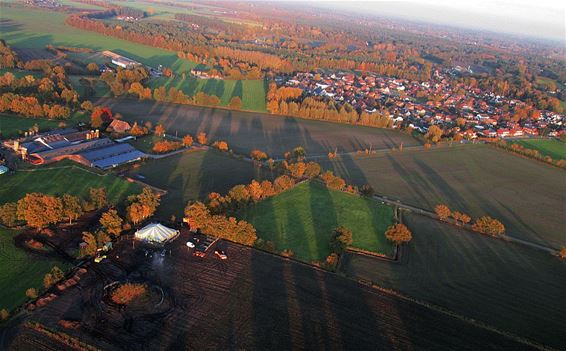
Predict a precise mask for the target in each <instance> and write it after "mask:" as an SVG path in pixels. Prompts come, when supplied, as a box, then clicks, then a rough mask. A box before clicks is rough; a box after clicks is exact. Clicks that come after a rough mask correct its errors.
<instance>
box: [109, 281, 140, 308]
mask: <svg viewBox="0 0 566 351" xmlns="http://www.w3.org/2000/svg"><path fill="white" fill-rule="evenodd" d="M146 293H147V286H146V285H145V284H140V283H125V284H122V285H120V286H119V287H118V288H117V289H116V290H114V291H113V292H112V294H111V295H110V299H111V300H112V302H114V303H115V304H118V305H127V304H129V303H131V302H132V301H134V300H135V299H137V298H140V297H142V296H144V295H145V294H146Z"/></svg>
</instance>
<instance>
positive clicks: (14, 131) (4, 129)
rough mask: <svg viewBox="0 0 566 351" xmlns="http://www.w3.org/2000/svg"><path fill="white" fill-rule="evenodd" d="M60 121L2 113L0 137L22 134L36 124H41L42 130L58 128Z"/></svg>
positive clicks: (0, 117)
mask: <svg viewBox="0 0 566 351" xmlns="http://www.w3.org/2000/svg"><path fill="white" fill-rule="evenodd" d="M59 122H61V121H58V120H49V119H43V118H26V117H16V116H13V115H7V114H3V113H0V139H6V138H11V137H15V136H18V135H22V134H24V133H25V132H27V131H28V130H29V129H30V128H31V127H33V126H34V125H35V124H37V125H38V126H39V130H40V131H45V130H49V129H52V128H57V125H58V124H59Z"/></svg>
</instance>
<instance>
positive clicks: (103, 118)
mask: <svg viewBox="0 0 566 351" xmlns="http://www.w3.org/2000/svg"><path fill="white" fill-rule="evenodd" d="M111 120H112V111H111V110H110V109H109V108H108V107H96V108H95V109H94V110H93V111H92V114H91V115H90V125H91V126H92V127H93V128H100V127H101V126H102V125H103V124H105V123H108V122H110V121H111Z"/></svg>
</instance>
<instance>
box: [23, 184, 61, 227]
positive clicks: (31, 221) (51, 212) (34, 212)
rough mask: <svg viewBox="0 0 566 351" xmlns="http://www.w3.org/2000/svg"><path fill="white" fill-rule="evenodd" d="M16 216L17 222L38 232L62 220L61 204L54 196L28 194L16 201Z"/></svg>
mask: <svg viewBox="0 0 566 351" xmlns="http://www.w3.org/2000/svg"><path fill="white" fill-rule="evenodd" d="M17 215H18V219H19V220H23V221H26V223H27V224H28V225H29V226H30V227H34V228H36V229H37V230H40V229H42V228H44V227H46V226H47V225H49V224H54V223H57V222H60V221H61V220H62V219H63V202H62V201H61V199H59V198H57V197H55V196H51V195H45V194H40V193H29V194H26V196H24V197H23V198H22V199H20V200H19V201H18V207H17Z"/></svg>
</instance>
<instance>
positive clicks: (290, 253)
mask: <svg viewBox="0 0 566 351" xmlns="http://www.w3.org/2000/svg"><path fill="white" fill-rule="evenodd" d="M281 256H283V257H293V256H295V253H294V252H293V251H292V250H289V249H285V250H283V251H281Z"/></svg>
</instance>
